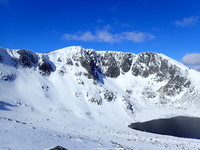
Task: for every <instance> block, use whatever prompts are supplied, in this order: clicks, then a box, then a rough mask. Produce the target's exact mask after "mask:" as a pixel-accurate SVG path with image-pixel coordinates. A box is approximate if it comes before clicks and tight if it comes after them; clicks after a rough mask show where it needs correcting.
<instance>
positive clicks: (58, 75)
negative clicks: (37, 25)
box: [0, 47, 200, 149]
mask: <svg viewBox="0 0 200 150" xmlns="http://www.w3.org/2000/svg"><path fill="white" fill-rule="evenodd" d="M199 75H200V73H199V72H197V71H194V70H192V69H189V68H187V67H185V66H184V65H182V64H180V63H177V62H176V61H174V60H172V59H171V58H168V57H167V56H164V55H163V54H157V53H151V52H144V53H140V54H133V53H123V52H110V51H103V52H102V51H95V50H92V49H84V48H82V47H68V48H63V49H59V50H56V51H53V52H50V53H45V54H40V53H35V52H32V51H29V50H24V49H22V50H9V49H1V50H0V84H1V85H2V86H0V92H1V94H0V102H1V105H0V111H1V116H2V118H3V119H1V118H0V121H1V122H2V123H4V122H5V121H6V120H14V121H15V120H17V121H16V122H23V123H25V124H26V125H25V126H24V128H25V129H22V130H25V131H24V133H25V134H28V132H27V130H28V128H29V127H34V128H36V129H44V130H45V133H46V132H50V133H53V132H54V131H56V132H58V131H59V132H61V133H63V134H64V135H65V136H67V137H74V138H73V140H72V141H74V139H76V138H78V139H80V138H81V139H84V140H86V141H88V140H89V141H88V142H89V143H93V144H94V143H95V145H97V143H98V142H97V141H96V142H94V139H99V138H100V139H101V140H103V141H104V142H103V143H104V144H105V143H107V142H108V143H112V144H108V145H109V146H110V145H113V142H111V141H109V140H108V139H106V138H105V135H104V136H103V133H104V132H106V133H110V132H111V131H112V134H111V133H110V134H111V135H109V136H110V137H112V138H114V137H113V136H114V135H115V134H117V133H116V132H115V131H116V130H119V131H120V133H121V132H124V134H125V135H124V136H123V135H120V134H117V136H119V138H117V139H115V140H116V141H118V142H119V143H121V142H122V141H124V142H122V143H121V144H122V145H125V146H129V147H131V141H129V142H130V143H129V144H128V143H127V140H125V139H126V136H129V133H130V132H131V133H132V134H133V136H131V138H133V137H137V136H138V135H136V133H135V131H130V129H127V128H126V127H128V124H130V123H132V122H134V121H141V120H146V119H147V120H151V119H154V118H162V117H166V116H176V115H180V114H185V115H189V116H190V115H192V116H198V115H200V112H199V108H200V102H199V99H200V90H199V89H200V88H199V87H200V79H198V76H199ZM149 112H151V113H149ZM152 112H153V113H152ZM144 116H145V117H144ZM5 125H6V123H5ZM23 125H24V124H23ZM116 125H117V126H116ZM20 127H21V125H20ZM20 127H19V128H20ZM11 128H12V127H11ZM86 129H87V130H86ZM91 130H93V131H91ZM12 131H13V132H15V131H16V130H15V129H14V127H13V129H12ZM90 131H91V132H90ZM96 131H98V132H99V133H101V135H98V134H96ZM43 133H44V132H43V131H42V133H41V134H43ZM59 134H60V133H59ZM68 134H69V135H68ZM137 134H138V133H137ZM72 135H73V136H72ZM88 135H91V137H90V138H89V137H88ZM139 135H140V137H141V136H142V134H139ZM0 136H1V135H0ZM2 136H5V137H8V138H11V139H12V137H10V136H9V134H6V133H5V134H2ZM16 136H20V133H17V134H16ZM41 136H43V135H41ZM85 137H88V138H87V139H86V138H85ZM152 137H154V136H153V135H152ZM49 138H50V137H49ZM28 139H29V138H28ZM69 139H70V138H69ZM29 140H31V139H29ZM36 140H38V139H36ZM101 140H100V141H101ZM16 141H18V140H16ZM69 141H70V140H69ZM72 141H71V143H70V144H71V145H75V144H77V141H74V143H73V142H72ZM91 141H93V142H91ZM136 141H137V140H136ZM160 141H162V138H161V139H160ZM24 142H25V143H27V141H26V139H24ZM132 142H133V141H132ZM138 142H139V141H138ZM39 143H40V142H39ZM52 143H55V142H52ZM161 143H162V142H161ZM186 143H187V141H186ZM10 144H11V143H10ZM48 144H49V143H48ZM70 144H68V146H69V145H70ZM79 144H80V143H79ZM104 144H103V145H104ZM147 144H149V142H147ZM170 144H172V143H170V142H169V145H170ZM5 145H6V144H5ZM11 145H12V144H11ZM39 145H41V144H39ZM80 145H82V146H85V145H86V144H84V142H83V143H82V144H80ZM105 145H106V144H105ZM105 145H104V146H102V147H105ZM163 145H164V144H163ZM6 146H7V147H8V145H6ZM45 146H46V147H50V146H51V145H50V146H47V145H45ZM115 146H116V145H115ZM180 146H181V145H180ZM100 147H101V146H100ZM153 147H154V146H153ZM29 148H30V147H29ZM71 148H72V149H76V148H73V147H71ZM93 148H94V147H93ZM138 148H139V149H145V145H141V146H139V147H138ZM154 148H155V147H154ZM154 148H152V149H154ZM35 149H38V147H37V148H35ZM79 149H80V148H79ZM83 149H84V148H83ZM85 149H87V148H85ZM163 149H164V148H163Z"/></svg>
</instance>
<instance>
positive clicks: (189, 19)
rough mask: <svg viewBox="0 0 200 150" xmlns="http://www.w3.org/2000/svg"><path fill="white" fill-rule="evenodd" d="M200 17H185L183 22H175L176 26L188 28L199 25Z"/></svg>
mask: <svg viewBox="0 0 200 150" xmlns="http://www.w3.org/2000/svg"><path fill="white" fill-rule="evenodd" d="M199 21H200V20H199V16H191V17H185V18H183V19H182V20H177V21H175V22H174V23H175V25H176V26H179V27H188V26H192V25H195V24H197V23H199Z"/></svg>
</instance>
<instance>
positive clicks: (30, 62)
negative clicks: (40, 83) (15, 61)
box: [17, 49, 38, 68]
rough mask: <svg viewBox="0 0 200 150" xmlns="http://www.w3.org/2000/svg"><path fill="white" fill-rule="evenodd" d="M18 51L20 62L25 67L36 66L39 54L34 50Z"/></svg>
mask: <svg viewBox="0 0 200 150" xmlns="http://www.w3.org/2000/svg"><path fill="white" fill-rule="evenodd" d="M17 53H18V54H19V55H20V57H19V63H20V64H21V65H22V66H23V67H28V68H31V67H36V66H37V63H38V55H37V54H36V53H34V52H32V51H28V50H24V49H21V50H18V51H17Z"/></svg>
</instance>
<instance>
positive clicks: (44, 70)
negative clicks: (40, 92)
mask: <svg viewBox="0 0 200 150" xmlns="http://www.w3.org/2000/svg"><path fill="white" fill-rule="evenodd" d="M38 68H39V70H40V71H41V72H40V73H41V74H42V75H46V76H48V75H50V74H51V72H53V71H55V65H54V64H53V63H52V62H51V61H50V60H49V58H48V57H47V56H45V55H43V56H42V61H41V63H40V64H39V66H38Z"/></svg>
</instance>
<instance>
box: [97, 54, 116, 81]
mask: <svg viewBox="0 0 200 150" xmlns="http://www.w3.org/2000/svg"><path fill="white" fill-rule="evenodd" d="M101 63H102V66H103V68H104V72H103V73H104V74H105V75H106V76H107V77H111V78H117V77H118V76H119V75H120V67H119V66H118V64H117V61H116V60H115V58H114V57H113V54H112V53H110V52H106V53H105V54H104V55H103V56H101Z"/></svg>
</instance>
